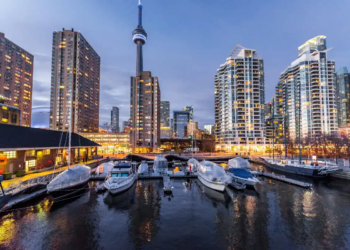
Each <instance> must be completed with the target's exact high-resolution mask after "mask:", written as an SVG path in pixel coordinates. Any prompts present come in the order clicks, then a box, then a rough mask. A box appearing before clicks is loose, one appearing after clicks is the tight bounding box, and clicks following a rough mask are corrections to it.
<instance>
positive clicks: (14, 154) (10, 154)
mask: <svg viewBox="0 0 350 250" xmlns="http://www.w3.org/2000/svg"><path fill="white" fill-rule="evenodd" d="M4 155H6V158H7V159H13V158H17V152H16V151H4Z"/></svg>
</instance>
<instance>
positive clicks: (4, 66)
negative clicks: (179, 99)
mask: <svg viewBox="0 0 350 250" xmlns="http://www.w3.org/2000/svg"><path fill="white" fill-rule="evenodd" d="M33 66H34V56H33V55H32V54H30V53H28V52H27V51H25V50H24V49H22V48H21V47H19V46H18V45H17V44H15V43H13V42H12V41H10V40H9V39H7V38H6V37H5V34H3V33H1V32H0V96H3V97H4V100H5V104H6V105H9V106H13V107H15V108H19V110H20V113H21V118H20V125H21V126H26V127H29V126H30V123H31V113H32V91H33ZM18 119H19V118H18Z"/></svg>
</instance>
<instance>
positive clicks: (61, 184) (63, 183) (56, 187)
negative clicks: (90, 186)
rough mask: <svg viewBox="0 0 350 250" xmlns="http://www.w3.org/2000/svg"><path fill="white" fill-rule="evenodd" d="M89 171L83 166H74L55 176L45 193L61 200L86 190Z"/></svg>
mask: <svg viewBox="0 0 350 250" xmlns="http://www.w3.org/2000/svg"><path fill="white" fill-rule="evenodd" d="M90 175H91V169H90V168H89V167H88V166H85V165H75V166H73V167H70V168H68V169H67V170H65V171H63V172H62V173H60V174H59V175H57V176H56V177H55V178H54V179H53V180H52V181H51V182H50V183H49V184H48V185H47V187H46V188H47V193H49V194H51V195H52V196H53V197H54V198H55V199H58V198H59V199H62V198H65V197H67V196H69V195H72V194H74V193H76V192H79V191H81V190H83V189H85V188H86V186H87V183H88V181H89V179H90Z"/></svg>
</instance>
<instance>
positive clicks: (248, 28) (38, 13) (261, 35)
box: [0, 0, 350, 127]
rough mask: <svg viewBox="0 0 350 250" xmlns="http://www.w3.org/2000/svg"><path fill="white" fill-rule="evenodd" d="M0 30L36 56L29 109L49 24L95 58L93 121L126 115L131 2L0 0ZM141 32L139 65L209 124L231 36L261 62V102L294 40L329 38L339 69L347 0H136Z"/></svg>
mask: <svg viewBox="0 0 350 250" xmlns="http://www.w3.org/2000/svg"><path fill="white" fill-rule="evenodd" d="M1 4H2V13H1V15H0V32H3V33H5V36H6V37H7V38H8V39H10V40H12V41H13V42H15V43H16V44H18V45H19V46H21V47H22V48H24V49H26V50H27V51H29V52H30V53H32V54H34V56H35V61H34V93H33V107H41V106H49V98H50V74H51V49H52V47H51V46H52V45H51V44H52V32H53V31H55V30H56V31H59V30H61V29H62V28H66V29H70V28H74V29H75V30H78V31H80V32H81V33H82V34H83V36H84V37H85V38H86V39H87V40H88V41H89V43H90V44H91V45H92V46H93V47H94V49H95V50H96V51H97V53H98V54H99V55H100V57H101V97H100V123H101V124H102V123H103V122H107V121H109V119H110V110H111V108H112V106H118V107H119V108H120V116H121V117H120V121H123V120H127V119H128V117H129V96H130V90H129V88H130V76H131V75H134V74H135V67H136V66H135V59H136V47H135V45H134V44H133V42H132V41H131V38H132V36H131V32H132V31H133V29H135V28H136V25H137V0H113V1H112V0H98V1H97V0H60V1H53V0H30V1H29V0H28V1H19V0H1ZM143 6H144V9H143V26H144V28H145V30H146V32H147V33H148V43H147V44H146V46H145V47H144V70H147V71H152V74H153V75H154V76H158V77H159V81H160V87H161V94H162V100H166V101H170V106H171V110H177V109H181V108H182V107H184V106H187V105H193V106H194V116H195V117H194V118H195V120H197V121H199V122H200V126H201V127H202V126H203V125H205V124H213V123H214V83H213V79H214V74H215V72H216V69H217V68H218V67H219V65H220V64H222V63H224V62H225V59H226V58H227V57H228V55H229V54H230V52H231V51H232V49H233V48H234V46H235V45H236V44H240V45H242V46H244V47H247V48H253V49H256V50H257V51H258V53H259V55H260V57H262V58H263V59H264V62H265V85H266V89H265V90H266V101H269V100H270V98H271V96H272V95H273V92H274V87H275V85H276V84H277V81H278V77H279V74H280V73H281V72H282V71H283V70H284V69H285V68H286V67H287V66H288V65H289V64H290V63H291V62H292V61H293V60H295V59H296V58H297V48H298V46H299V45H301V44H302V43H304V42H305V41H306V40H308V39H310V38H312V37H315V36H317V35H326V36H327V46H328V48H331V47H332V48H333V49H332V50H331V51H330V52H329V56H328V57H329V58H330V59H334V60H336V68H339V67H343V66H350V49H349V48H350V46H349V44H350V43H349V41H350V32H349V29H350V25H349V23H350V15H349V9H350V1H348V0H333V1H326V0H325V1H319V0H318V1H316V0H307V1H305V0H304V1H301V0H293V1H285V0H268V1H267V0H266V1H261V0H251V1H237V0H172V1H171V0H143Z"/></svg>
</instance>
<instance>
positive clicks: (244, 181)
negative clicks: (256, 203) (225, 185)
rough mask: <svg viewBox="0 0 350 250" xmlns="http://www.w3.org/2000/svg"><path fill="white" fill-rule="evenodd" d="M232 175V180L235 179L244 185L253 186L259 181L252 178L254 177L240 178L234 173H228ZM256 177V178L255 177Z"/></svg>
mask: <svg viewBox="0 0 350 250" xmlns="http://www.w3.org/2000/svg"><path fill="white" fill-rule="evenodd" d="M230 176H231V177H232V181H236V182H238V183H240V184H243V185H246V186H252V187H254V186H255V185H256V184H257V183H259V180H254V179H251V178H249V179H246V178H241V177H238V176H236V175H230ZM255 179H256V178H255Z"/></svg>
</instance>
